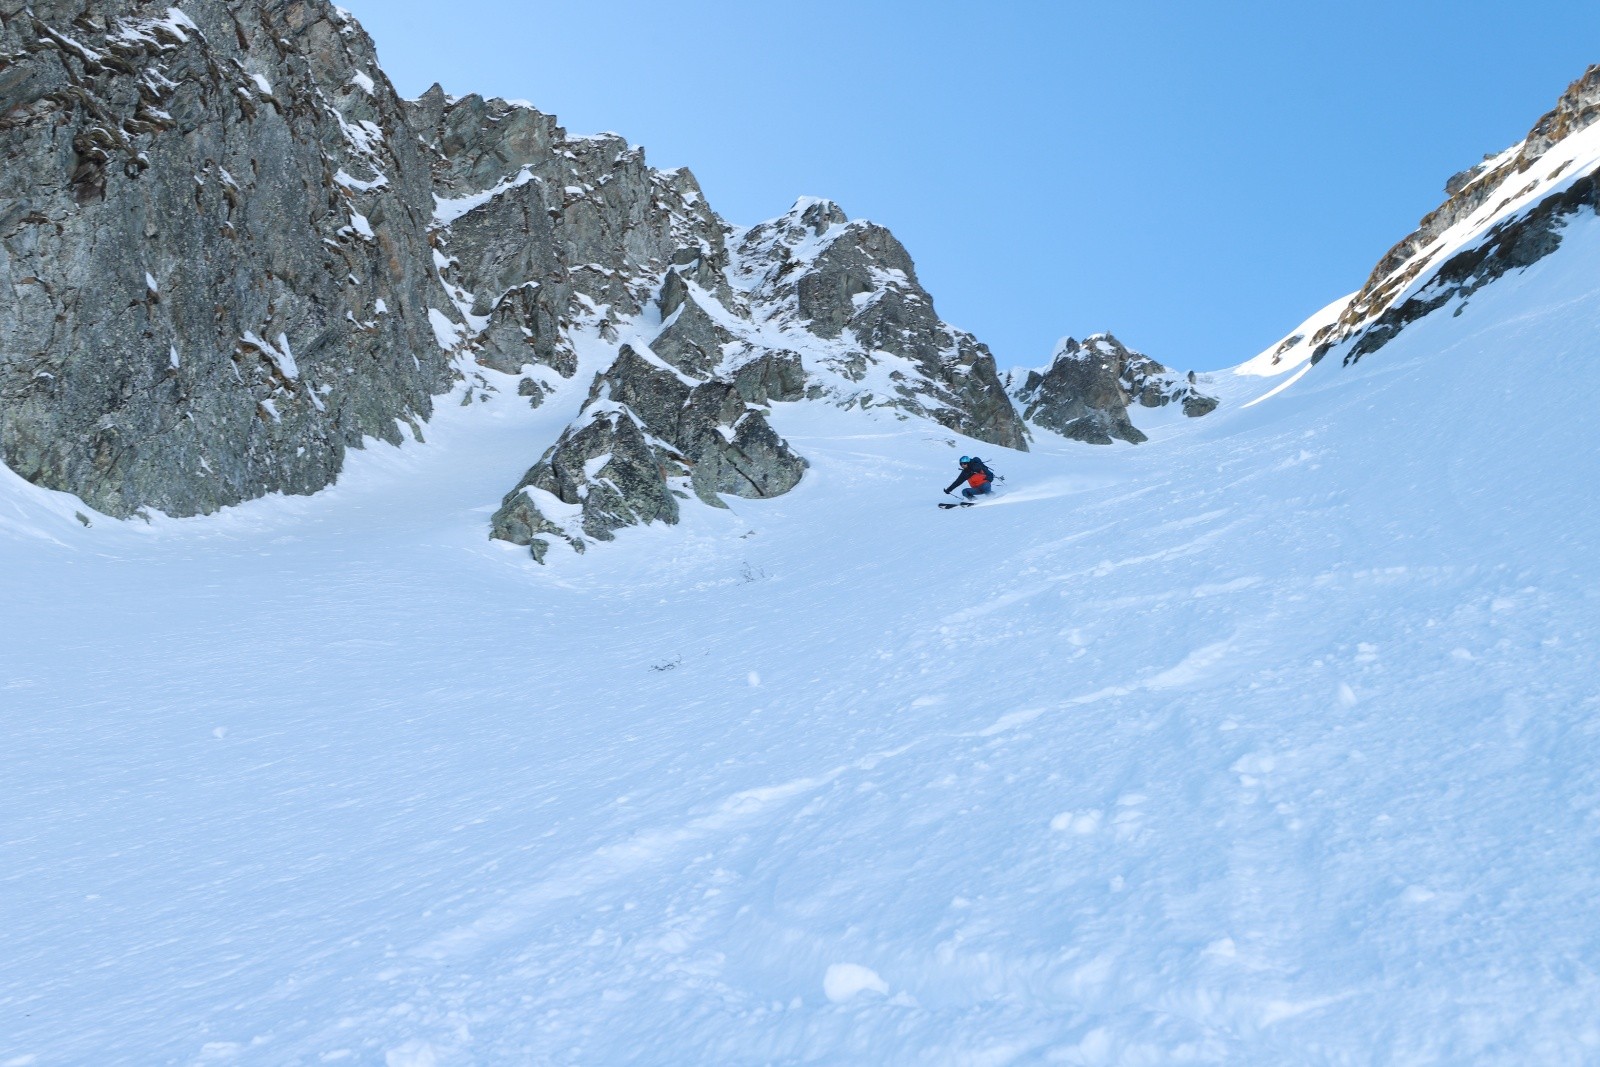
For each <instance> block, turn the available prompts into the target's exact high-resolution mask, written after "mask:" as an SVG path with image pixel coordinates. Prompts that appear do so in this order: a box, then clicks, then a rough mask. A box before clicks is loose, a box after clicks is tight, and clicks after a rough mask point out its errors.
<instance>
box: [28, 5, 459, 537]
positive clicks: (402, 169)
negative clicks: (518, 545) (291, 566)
mask: <svg viewBox="0 0 1600 1067" xmlns="http://www.w3.org/2000/svg"><path fill="white" fill-rule="evenodd" d="M403 129H404V124H403V120H402V106H401V104H400V102H399V100H398V99H397V98H396V96H395V94H394V91H393V89H392V88H391V86H390V85H389V82H388V80H387V79H386V78H384V76H383V74H382V72H381V71H380V70H379V69H378V66H377V61H376V58H375V55H374V52H373V48H372V44H371V42H370V41H369V40H368V38H367V37H366V35H365V34H364V33H363V32H362V31H361V30H360V28H359V27H358V26H357V25H356V24H355V23H354V22H353V21H351V20H350V19H349V18H348V17H346V16H344V15H342V14H341V13H340V12H338V11H337V9H335V8H334V7H333V6H332V5H330V4H327V3H321V2H314V0H305V2H299V3H293V4H284V3H276V2H268V0H240V2H234V3H222V2H220V0H194V2H190V3H186V4H184V6H183V10H182V12H177V11H175V10H174V9H169V8H168V7H167V6H165V5H151V4H147V3H138V2H135V0H104V2H99V3H96V4H94V5H92V7H91V8H90V9H89V10H88V11H86V10H85V5H84V4H83V3H81V2H78V0H31V2H27V3H25V2H23V0H0V158H3V159H4V165H3V166H0V291H4V292H6V293H8V294H14V297H13V298H11V299H8V300H7V301H5V302H3V303H0V456H3V458H4V460H5V462H6V464H7V465H9V466H10V467H11V468H12V469H13V470H15V471H16V472H17V473H19V474H21V475H22V476H23V477H25V478H27V479H29V480H30V481H33V482H36V483H38V484H40V485H44V486H48V487H50V488H55V489H64V490H67V491H69V492H73V493H77V494H78V495H80V496H81V497H83V499H84V500H85V501H87V502H88V503H90V504H92V505H93V506H94V507H96V508H99V509H100V510H102V511H105V512H107V513H110V514H112V515H119V516H125V515H129V514H132V513H133V512H135V511H137V510H139V509H141V508H155V509H160V510H162V511H165V512H168V513H171V514H174V515H192V514H197V513H202V512H208V511H212V510H215V509H216V508H218V507H221V506H223V505H226V504H232V503H236V502H239V501H243V500H247V499H250V498H252V497H255V496H260V495H261V494H263V493H268V492H274V491H281V492H290V493H310V492H314V491H316V490H318V489H320V488H322V487H323V486H325V485H328V484H329V483H330V482H332V480H333V479H334V478H335V477H336V476H337V474H338V472H339V470H340V468H341V466H342V463H343V458H344V453H345V450H346V449H347V448H350V447H352V446H355V447H359V446H360V444H361V442H362V440H363V439H364V438H366V437H377V438H381V439H384V440H388V441H394V442H398V441H399V440H401V434H400V430H399V428H398V425H397V423H408V424H410V425H411V426H412V427H416V426H418V425H419V424H420V421H421V420H424V419H426V418H427V417H428V415H429V414H430V412H431V410H432V400H431V397H432V395H433V394H434V393H437V392H439V391H441V390H442V389H444V388H445V387H446V386H447V385H448V383H449V382H450V381H451V380H452V378H453V373H452V370H451V366H450V356H451V353H450V352H449V351H447V350H446V348H444V347H441V343H440V340H439V337H444V338H446V339H447V343H449V340H448V339H449V338H451V337H452V336H453V333H454V330H455V326H454V322H455V320H457V318H458V316H457V315H456V312H455V310H454V308H453V307H452V306H451V303H450V301H449V299H448V298H447V296H446V294H445V292H444V291H443V289H442V287H441V286H440V285H439V283H438V281H437V279H436V276H435V274H434V271H433V267H432V264H431V254H430V250H429V237H428V223H429V216H430V215H431V208H432V190H431V185H430V180H429V174H428V168H427V165H426V163H425V162H424V161H423V160H422V158H421V157H420V155H419V152H418V148H417V144H416V141H415V139H414V138H412V137H408V136H404V135H399V136H396V135H394V133H395V131H402V130H403ZM436 319H437V320H438V321H439V323H440V324H441V327H442V328H441V329H440V330H436V329H435V322H434V320H436ZM436 335H437V336H436Z"/></svg>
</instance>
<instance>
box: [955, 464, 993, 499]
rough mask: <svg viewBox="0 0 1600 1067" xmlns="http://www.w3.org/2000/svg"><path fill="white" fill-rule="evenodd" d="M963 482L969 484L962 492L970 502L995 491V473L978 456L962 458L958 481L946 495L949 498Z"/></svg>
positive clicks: (957, 476)
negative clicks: (974, 498)
mask: <svg viewBox="0 0 1600 1067" xmlns="http://www.w3.org/2000/svg"><path fill="white" fill-rule="evenodd" d="M962 482H966V483H967V487H966V488H965V489H963V490H961V495H962V496H964V497H966V498H967V499H968V500H971V499H972V498H973V497H978V496H983V495H985V494H987V493H989V492H990V491H991V490H993V489H994V471H992V470H990V469H989V468H988V466H987V465H985V463H984V462H983V460H981V459H979V458H978V457H977V456H962V457H961V473H960V474H958V475H956V480H955V481H953V482H951V483H950V485H949V486H948V487H947V488H946V489H945V491H944V492H945V495H946V496H949V495H950V492H951V491H952V490H953V489H955V487H956V486H958V485H960V484H961V483H962Z"/></svg>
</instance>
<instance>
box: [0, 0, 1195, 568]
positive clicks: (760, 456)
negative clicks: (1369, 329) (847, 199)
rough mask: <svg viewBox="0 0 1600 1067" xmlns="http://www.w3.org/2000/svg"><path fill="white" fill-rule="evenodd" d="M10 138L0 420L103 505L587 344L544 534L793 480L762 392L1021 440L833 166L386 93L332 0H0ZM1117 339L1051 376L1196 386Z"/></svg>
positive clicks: (197, 496) (556, 359)
mask: <svg viewBox="0 0 1600 1067" xmlns="http://www.w3.org/2000/svg"><path fill="white" fill-rule="evenodd" d="M0 151H3V152H4V158H5V162H6V165H5V167H4V169H3V171H0V291H5V292H9V293H11V294H13V297H12V299H10V300H8V301H6V302H3V303H0V456H3V458H4V461H5V462H6V464H7V465H9V466H10V467H11V468H12V469H14V470H15V471H17V472H18V473H19V474H21V475H22V476H23V477H25V478H27V479H29V480H30V481H33V482H35V483H37V484H40V485H44V486H48V487H50V488H55V489H62V490H66V491H69V492H72V493H76V494H78V495H79V496H81V497H82V498H83V499H84V500H85V501H87V502H88V503H89V504H90V505H92V506H93V507H95V508H98V509H100V510H102V511H104V512H106V513H109V514H112V515H117V516H128V515H133V514H137V513H140V512H141V510H143V509H155V510H160V511H163V512H166V513H168V514H172V515H193V514H202V513H206V512H210V511H214V510H216V509H217V508H219V507H223V506H225V505H228V504H233V503H238V502H240V501H244V500H248V499H251V498H253V497H257V496H261V495H263V494H266V493H270V492H289V493H311V492H315V491H316V490H318V489H320V488H322V487H324V486H327V485H329V484H330V483H331V482H332V481H333V480H334V479H335V478H336V477H337V476H338V474H339V471H340V470H341V467H342V465H343V462H344V457H345V451H346V450H347V449H349V448H352V447H361V445H362V443H363V441H365V440H366V439H368V438H379V439H383V440H387V441H391V442H396V443H398V442H400V441H401V440H402V439H403V438H404V437H407V436H411V437H421V436H422V434H423V433H424V423H425V422H426V420H427V419H428V417H429V415H430V413H431V411H432V404H433V403H434V400H435V399H436V398H437V397H438V396H440V395H441V394H443V393H444V392H446V391H450V390H456V392H457V393H459V395H460V396H461V401H460V402H461V403H464V404H471V403H473V402H474V399H475V398H477V397H485V396H487V395H488V394H490V393H492V392H495V391H499V390H504V389H506V388H507V387H508V385H509V387H511V388H514V389H515V391H516V392H517V393H519V394H521V395H522V396H523V397H525V398H527V401H528V402H529V403H532V404H535V405H538V404H541V403H544V402H545V401H546V398H547V397H549V396H550V395H551V394H552V393H554V392H555V391H556V389H557V388H558V387H560V386H561V385H562V384H563V383H564V382H567V381H571V380H572V379H573V378H574V377H575V376H577V375H579V374H580V373H582V374H585V375H588V376H589V377H590V382H589V386H588V389H587V392H586V394H585V393H582V392H580V393H578V394H577V395H579V396H583V397H584V399H583V402H582V403H581V406H579V407H578V409H577V410H576V411H574V412H573V418H572V421H571V422H570V424H569V425H568V426H567V428H566V429H565V431H564V432H562V433H561V434H560V435H559V436H558V438H557V439H556V440H555V441H554V442H552V443H551V444H550V445H549V446H548V448H546V449H545V450H544V452H543V454H542V455H530V456H529V457H528V462H529V463H530V466H529V467H528V469H527V473H526V474H525V475H524V477H523V478H522V479H520V481H519V482H518V483H517V484H515V485H511V486H508V487H507V488H508V490H509V492H508V493H507V495H506V497H505V499H504V500H503V501H502V506H501V507H500V509H499V511H498V512H497V513H496V514H495V516H494V518H493V520H492V522H491V533H492V535H493V536H495V537H499V538H502V539H506V540H510V541H513V542H515V543H518V544H523V545H527V546H528V547H529V548H530V549H531V550H532V551H533V553H534V554H535V556H540V557H542V555H543V553H544V552H545V551H546V549H547V548H548V546H549V545H550V544H551V543H552V541H555V540H559V541H564V542H566V543H568V544H570V545H572V546H573V547H574V548H577V549H579V550H581V549H583V548H584V547H585V546H586V545H587V544H589V543H591V542H593V541H596V540H606V539H609V538H611V537H612V536H614V532H615V531H616V530H617V529H619V528H620V527H623V526H627V525H633V524H638V523H646V522H657V521H661V522H674V521H676V520H677V518H678V516H679V514H680V511H679V509H680V507H681V506H685V505H686V504H687V503H694V502H697V503H702V504H705V505H708V506H722V499H721V498H722V497H723V496H726V495H731V496H746V497H763V496H771V495H774V494H778V493H783V492H786V491H788V490H789V489H790V488H792V487H793V486H794V485H795V484H796V483H797V482H798V481H799V480H800V478H801V477H802V476H803V473H804V470H805V467H806V463H805V460H804V458H803V457H801V456H800V455H799V454H798V453H796V452H795V450H794V449H793V448H791V447H790V446H789V445H788V443H787V442H785V441H784V440H783V439H782V437H781V436H780V435H779V434H778V433H777V432H776V430H774V428H773V424H772V422H771V415H772V413H773V405H774V404H782V403H789V402H794V401H797V400H801V399H802V398H804V399H809V400H812V401H815V402H822V403H833V404H838V405H841V406H845V407H851V408H875V409H879V410H883V411H887V412H890V413H892V414H893V415H895V416H896V417H900V418H907V419H910V418H926V419H929V420H932V421H934V422H937V423H938V424H939V425H941V426H944V427H946V428H948V429H949V430H951V431H954V432H957V433H961V434H965V435H967V436H969V437H972V438H975V439H977V440H980V441H984V442H987V443H989V444H992V445H997V446H1003V447H1007V448H1016V449H1026V448H1027V447H1028V440H1029V431H1028V429H1027V426H1026V424H1025V422H1024V420H1023V419H1022V417H1021V416H1020V415H1019V414H1018V412H1017V411H1016V409H1015V408H1014V407H1013V404H1012V401H1011V398H1010V397H1009V396H1008V395H1007V393H1006V390H1005V388H1004V386H1003V384H1002V381H1001V379H1000V376H999V375H998V374H997V372H996V368H995V361H994V358H993V356H992V355H991V354H990V352H989V351H988V349H987V348H986V347H985V346H984V345H983V344H982V343H981V342H979V341H978V340H977V339H976V338H974V337H973V336H972V335H970V334H968V333H966V332H964V331H961V330H958V329H956V328H954V327H952V326H950V325H948V324H947V323H945V322H944V321H943V320H941V319H940V318H939V316H938V313H937V311H936V310H935V307H934V301H933V298H932V296H931V295H930V294H929V293H928V292H927V290H926V289H924V288H923V287H922V285H921V283H920V281H919V280H918V278H917V272H916V267H915V265H914V263H913V262H912V259H911V257H910V255H909V254H908V252H907V251H906V249H905V248H904V247H903V246H902V245H901V244H900V242H899V241H898V240H896V239H895V237H894V235H893V234H891V233H890V232H889V231H888V230H886V229H884V228H883V227H881V226H876V225H873V224H872V223H869V222H864V221H859V220H858V221H852V220H850V219H849V218H848V217H847V216H846V215H845V214H844V212H843V211H842V210H840V208H839V207H838V206H836V205H834V204H832V203H831V202H829V201H825V200H812V199H803V200H801V201H799V202H797V203H796V204H795V206H794V207H793V208H792V209H791V210H790V211H789V212H787V213H786V214H784V215H783V216H781V217H779V218H777V219H774V220H772V221H770V222H766V223H763V224H761V225H758V226H755V227H751V228H748V229H737V228H735V227H733V226H731V225H729V224H728V223H727V222H726V221H725V220H723V219H722V218H721V217H720V216H718V215H717V214H716V213H715V212H714V211H713V210H712V208H711V207H710V205H709V204H707V202H706V199H705V197H704V195H703V194H702V192H701V190H700V188H699V186H698V184H697V183H696V181H695V179H694V177H693V175H692V174H690V173H689V172H688V171H686V170H674V171H660V170H656V169H654V168H652V167H650V166H649V165H648V164H647V163H646V161H645V157H644V153H643V151H642V150H640V149H639V148H637V147H635V146H633V145H630V144H628V143H627V142H626V141H624V140H622V139H621V138H618V137H615V136H612V135H605V136H599V137H577V136H572V135H570V134H568V133H567V132H566V131H565V130H563V129H562V128H561V126H560V125H559V124H558V123H557V122H556V121H555V119H553V118H552V117H550V116H548V115H545V114H542V113H540V112H539V111H537V110H535V109H533V108H531V107H528V106H525V105H518V104H511V103H507V102H505V101H501V100H489V99H484V98H482V97H479V96H467V97H460V98H455V97H451V96H448V95H447V94H446V93H444V92H443V90H441V89H439V88H438V87H435V88H434V89H432V90H431V91H429V92H428V93H425V94H424V95H423V96H422V97H420V98H418V99H417V100H413V101H403V100H400V99H399V98H398V97H397V96H396V94H395V92H394V90H393V88H392V87H391V86H390V84H389V82H388V80H387V79H386V78H385V77H384V75H383V73H382V71H381V70H379V69H378V65H377V61H376V56H375V54H374V50H373V46H372V42H371V41H370V40H369V39H368V38H367V36H366V35H365V34H364V33H363V32H362V30H361V29H360V27H359V26H357V25H356V23H355V22H354V21H353V20H352V19H351V18H350V16H348V15H347V14H345V13H343V12H342V11H340V10H339V9H338V8H336V7H334V6H333V5H332V4H330V3H327V2H326V0H185V2H184V3H182V4H181V6H168V5H167V4H165V3H161V4H157V3H148V2H145V0H33V2H31V3H25V2H23V0H0ZM1059 362H1060V361H1059V360H1058V363H1059ZM1128 366H1129V367H1133V366H1134V364H1131V363H1130V364H1128ZM1138 366H1140V367H1142V366H1143V364H1139V365H1138ZM1151 366H1152V367H1158V365H1155V364H1153V363H1152V364H1151ZM1069 369H1070V368H1069ZM1052 373H1054V377H1052V376H1051V374H1052ZM1117 373H1118V375H1119V377H1118V379H1117V381H1118V382H1119V383H1120V384H1117V385H1116V386H1115V387H1114V388H1110V389H1109V390H1107V389H1101V388H1100V387H1099V386H1098V385H1095V384H1094V383H1093V382H1079V383H1077V384H1074V385H1072V387H1073V388H1078V387H1079V386H1082V387H1083V388H1082V389H1080V394H1081V395H1078V396H1077V397H1076V398H1075V399H1074V400H1072V401H1071V404H1070V405H1069V404H1068V401H1067V400H1066V399H1064V397H1065V394H1064V393H1063V392H1062V388H1064V387H1063V386H1062V384H1061V380H1062V379H1064V378H1067V377H1071V375H1070V374H1068V373H1067V371H1065V370H1063V371H1060V372H1050V373H1047V374H1045V375H1044V379H1046V381H1044V383H1043V384H1041V386H1040V388H1039V389H1038V390H1036V391H1035V392H1036V393H1037V395H1036V396H1035V395H1033V394H1030V396H1031V397H1032V399H1031V400H1030V403H1032V404H1033V408H1034V410H1036V411H1037V412H1039V413H1040V417H1041V418H1043V419H1046V420H1049V419H1055V420H1056V421H1057V422H1061V420H1062V419H1065V418H1066V416H1064V415H1062V414H1061V412H1063V411H1065V410H1067V408H1068V407H1069V406H1071V405H1075V406H1071V410H1072V411H1074V412H1077V414H1076V415H1074V416H1073V418H1074V419H1077V420H1078V422H1080V423H1082V425H1083V426H1088V425H1090V424H1093V425H1095V426H1101V427H1103V428H1105V432H1107V433H1113V432H1114V434H1115V435H1116V436H1121V437H1123V439H1125V440H1137V439H1139V435H1138V432H1137V430H1133V429H1132V425H1131V423H1129V422H1128V420H1127V418H1126V406H1127V404H1128V403H1130V402H1131V401H1132V399H1137V400H1138V401H1139V402H1140V403H1150V402H1151V398H1152V397H1156V398H1159V399H1158V400H1157V401H1156V402H1160V403H1165V402H1167V400H1170V399H1174V398H1176V397H1177V396H1178V393H1176V392H1173V391H1172V390H1171V389H1168V388H1167V387H1166V386H1164V385H1163V386H1161V387H1159V388H1157V387H1154V386H1152V387H1149V388H1146V386H1145V385H1143V384H1137V383H1135V382H1134V379H1132V378H1129V379H1128V380H1127V381H1123V380H1122V379H1123V377H1126V376H1125V375H1123V373H1122V371H1118V372H1117ZM1129 373H1135V372H1134V371H1129ZM1143 373H1144V372H1143V371H1138V372H1137V373H1136V374H1135V377H1137V376H1138V374H1143ZM1151 373H1152V374H1154V373H1157V372H1155V371H1152V372H1151ZM1159 373H1161V374H1164V373H1165V371H1164V370H1160V371H1159ZM507 375H509V376H511V377H510V378H509V379H508V378H506V377H505V376H507ZM1090 377H1093V376H1092V375H1091V376H1090ZM1096 381H1098V379H1096ZM1143 381H1144V379H1143V378H1139V382H1143ZM1069 384H1070V383H1069ZM1130 390H1131V391H1130ZM1179 391H1180V392H1181V390H1179ZM1102 394H1104V395H1102ZM1169 394H1170V395H1169ZM562 395H563V396H564V397H570V396H572V395H573V394H572V392H571V391H570V390H569V391H566V392H563V394H562ZM1185 403H1186V406H1187V404H1188V403H1189V402H1188V401H1185ZM1102 405H1103V406H1102ZM1085 419H1087V421H1084V420H1085ZM1069 421H1070V420H1069ZM1047 424H1051V425H1054V423H1047ZM1062 424H1063V425H1064V424H1065V423H1062ZM1085 432H1087V431H1085ZM1083 439H1085V440H1089V439H1099V438H1098V437H1096V436H1094V434H1090V435H1089V436H1086V437H1083Z"/></svg>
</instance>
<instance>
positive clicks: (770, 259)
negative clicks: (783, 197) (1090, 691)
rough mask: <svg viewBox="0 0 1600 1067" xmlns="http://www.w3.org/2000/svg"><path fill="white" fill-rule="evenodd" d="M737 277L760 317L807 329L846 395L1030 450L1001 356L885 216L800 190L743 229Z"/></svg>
mask: <svg viewBox="0 0 1600 1067" xmlns="http://www.w3.org/2000/svg"><path fill="white" fill-rule="evenodd" d="M733 281H734V284H735V285H736V286H737V287H738V288H739V289H740V290H741V291H742V292H743V293H744V294H745V296H746V299H747V300H748V303H749V307H750V312H751V317H752V318H753V319H754V320H755V321H756V322H758V323H760V324H761V325H762V326H764V327H765V328H767V329H769V330H770V329H776V330H778V331H780V332H785V333H791V334H797V335H801V336H805V337H807V341H808V346H809V347H812V348H814V349H816V350H817V351H818V356H819V358H818V363H819V365H820V366H819V369H824V370H826V371H829V372H832V374H833V375H835V376H837V378H842V379H843V381H837V380H836V381H835V385H834V390H833V391H834V393H835V395H837V396H838V397H839V398H840V399H841V400H843V401H844V402H846V403H850V402H852V401H854V402H860V403H863V404H873V403H887V404H890V405H892V406H895V407H899V408H902V409H904V410H905V411H908V412H911V413H914V414H918V415H924V416H926V417H929V418H932V419H934V420H936V421H938V422H939V423H941V424H943V425H944V426H947V427H949V428H950V429H952V430H955V431H957V432H958V433H964V434H966V435H968V436H970V437H975V438H977V439H978V440H980V441H987V442H989V443H991V444H996V445H1002V446H1004V447H1006V448H1015V449H1021V450H1024V451H1025V450H1026V449H1027V447H1028V435H1027V429H1026V427H1024V425H1023V423H1022V420H1021V419H1019V418H1018V417H1017V413H1016V411H1015V410H1014V409H1013V408H1012V406H1011V402H1010V400H1009V399H1008V398H1007V397H1006V393H1005V389H1004V387H1003V386H1002V385H1001V383H1000V379H999V376H998V374H997V373H996V371H995V362H994V357H993V356H992V355H990V353H989V350H988V348H987V347H985V346H984V345H983V344H981V343H979V342H978V340H977V339H976V338H974V337H973V336H972V335H971V334H969V333H966V332H965V331H962V330H957V329H954V328H953V327H951V326H948V325H947V324H945V323H944V322H942V321H940V319H939V317H938V315H937V314H936V313H935V311H934V307H933V298H932V297H930V296H929V295H928V293H927V290H925V289H923V288H922V286H921V284H920V283H919V282H918V281H917V271H916V267H915V266H914V265H913V264H912V262H911V257H910V255H909V254H908V253H907V252H906V250H905V247H904V246H903V245H901V243H900V242H899V241H898V240H896V239H895V237H894V235H893V234H892V233H890V232H889V231H888V230H886V229H884V228H883V227H881V226H875V225H873V224H872V223H870V222H850V221H849V220H848V219H847V218H846V217H845V214H844V212H843V211H841V210H839V208H838V206H837V205H835V204H833V203H832V202H831V201H827V200H801V201H800V202H798V203H797V204H796V205H795V206H794V208H793V209H791V210H790V211H789V213H788V214H786V215H784V216H783V217H782V218H779V219H775V220H773V221H772V222H768V223H764V224H762V225H760V226H756V227H753V228H751V229H749V230H746V231H745V232H744V233H743V234H741V235H740V237H739V241H738V245H737V252H736V259H735V264H734V268H733ZM814 339H820V340H821V341H823V342H825V343H824V344H823V345H821V346H818V345H817V344H816V340H814ZM878 376H881V378H882V380H881V381H874V380H873V379H874V377H878Z"/></svg>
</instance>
